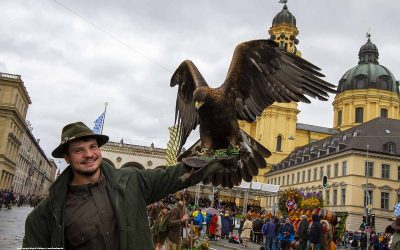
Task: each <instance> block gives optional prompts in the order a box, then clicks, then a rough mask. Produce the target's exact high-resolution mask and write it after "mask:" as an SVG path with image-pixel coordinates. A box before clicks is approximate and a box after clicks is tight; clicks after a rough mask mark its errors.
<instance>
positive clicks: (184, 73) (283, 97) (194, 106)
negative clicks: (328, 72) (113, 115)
mask: <svg viewBox="0 0 400 250" xmlns="http://www.w3.org/2000/svg"><path fill="white" fill-rule="evenodd" d="M319 70H320V69H319V68H318V67H317V66H315V65H313V64H311V63H310V62H308V61H306V60H304V59H302V58H300V57H298V56H296V55H294V54H291V53H287V52H284V51H282V50H280V49H279V47H278V45H277V43H275V42H274V41H272V40H254V41H248V42H244V43H241V44H239V45H238V46H237V47H236V49H235V52H234V53H233V58H232V61H231V65H230V67H229V71H228V75H227V76H226V79H225V81H224V83H223V84H222V85H221V86H220V87H218V88H210V87H209V86H208V85H207V83H206V81H205V80H204V78H203V76H202V75H201V74H200V72H199V70H198V69H197V67H196V66H195V65H194V63H193V62H191V61H189V60H186V61H183V62H182V63H181V64H180V66H179V67H178V68H177V69H176V71H175V72H174V74H173V75H172V78H171V83H170V85H171V87H174V86H176V85H178V87H179V89H178V94H177V100H176V110H175V126H177V127H178V129H179V132H180V133H179V151H180V150H181V149H182V146H183V145H184V144H185V142H186V139H187V137H188V136H189V134H190V132H191V131H192V130H194V129H196V127H197V125H198V124H200V144H201V146H200V148H201V149H203V151H206V152H209V153H210V154H213V153H214V152H215V151H216V150H220V149H227V148H239V149H240V150H239V151H240V154H239V157H238V158H237V162H235V163H234V164H228V165H230V166H227V167H226V168H223V170H221V171H220V173H218V174H215V175H214V176H213V177H211V178H210V179H208V180H207V182H212V183H213V185H215V186H217V185H222V186H227V187H232V186H234V185H239V184H240V182H241V180H242V179H244V180H245V181H251V180H252V176H255V175H257V174H258V168H263V167H266V162H265V158H267V157H269V156H270V155H271V153H270V152H269V151H268V150H267V149H266V148H264V147H263V146H262V145H260V144H259V143H257V142H256V141H255V140H254V139H252V138H251V137H250V136H249V135H247V134H246V133H245V132H244V131H242V130H240V128H239V123H238V120H245V121H248V122H254V121H255V120H256V117H257V116H259V115H261V113H262V112H263V110H264V109H265V108H266V107H268V106H269V105H271V104H272V103H274V102H299V101H302V102H307V103H310V100H309V99H307V97H306V96H305V95H308V96H311V97H313V98H318V99H320V100H324V101H326V100H327V98H328V93H327V92H331V93H335V92H336V91H335V90H334V87H335V86H334V85H332V84H330V83H328V82H326V81H324V80H322V79H321V78H320V77H324V75H323V74H321V73H319V72H318V71H319ZM195 148H196V147H194V146H192V148H191V150H190V151H187V152H186V153H185V155H184V157H187V156H190V155H193V154H195V153H196V152H195V151H199V148H198V147H197V149H196V150H194V149H195ZM179 158H182V155H181V156H180V157H179ZM179 158H178V159H179Z"/></svg>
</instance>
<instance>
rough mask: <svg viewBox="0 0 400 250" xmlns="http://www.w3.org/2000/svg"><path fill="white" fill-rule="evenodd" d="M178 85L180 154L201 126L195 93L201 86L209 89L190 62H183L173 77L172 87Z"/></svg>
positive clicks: (176, 110) (176, 122)
mask: <svg viewBox="0 0 400 250" xmlns="http://www.w3.org/2000/svg"><path fill="white" fill-rule="evenodd" d="M176 85H178V87H179V88H178V94H177V97H176V108H175V122H174V125H175V127H176V128H177V132H178V138H179V148H178V154H179V152H180V151H181V149H182V147H183V145H184V144H185V142H186V140H187V138H188V136H189V135H190V132H191V131H192V130H194V129H196V127H197V125H198V124H199V117H198V114H197V111H196V108H195V106H194V105H193V92H194V91H195V90H196V88H198V87H201V86H206V87H208V85H207V83H206V81H205V80H204V78H203V76H202V75H201V74H200V72H199V70H198V69H197V67H196V65H194V63H193V62H192V61H190V60H185V61H183V62H182V63H181V64H180V65H179V67H178V68H177V69H176V70H175V72H174V74H173V75H172V77H171V83H170V86H171V87H174V86H176Z"/></svg>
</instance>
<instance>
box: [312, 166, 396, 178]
mask: <svg viewBox="0 0 400 250" xmlns="http://www.w3.org/2000/svg"><path fill="white" fill-rule="evenodd" d="M399 171H400V167H399ZM317 174H318V168H314V181H316V180H317ZM399 174H400V173H399Z"/></svg>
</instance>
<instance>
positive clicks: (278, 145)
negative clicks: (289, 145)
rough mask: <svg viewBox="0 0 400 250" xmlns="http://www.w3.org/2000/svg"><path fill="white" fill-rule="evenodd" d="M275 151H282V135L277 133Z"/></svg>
mask: <svg viewBox="0 0 400 250" xmlns="http://www.w3.org/2000/svg"><path fill="white" fill-rule="evenodd" d="M276 151H278V152H281V151H282V135H278V137H277V138H276Z"/></svg>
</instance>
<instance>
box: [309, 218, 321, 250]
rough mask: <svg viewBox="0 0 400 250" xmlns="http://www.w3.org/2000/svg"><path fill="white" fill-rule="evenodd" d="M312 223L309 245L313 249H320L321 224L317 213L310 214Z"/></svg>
mask: <svg viewBox="0 0 400 250" xmlns="http://www.w3.org/2000/svg"><path fill="white" fill-rule="evenodd" d="M311 218H312V223H311V226H310V245H311V246H312V249H313V250H321V244H322V226H321V222H320V217H319V215H318V214H313V215H311Z"/></svg>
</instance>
